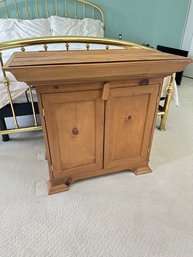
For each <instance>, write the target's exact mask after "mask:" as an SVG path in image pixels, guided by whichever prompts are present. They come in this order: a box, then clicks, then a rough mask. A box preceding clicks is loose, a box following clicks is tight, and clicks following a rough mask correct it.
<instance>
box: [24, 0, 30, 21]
mask: <svg viewBox="0 0 193 257" xmlns="http://www.w3.org/2000/svg"><path fill="white" fill-rule="evenodd" d="M25 7H26V16H27V17H28V18H31V15H30V12H29V8H28V0H25Z"/></svg>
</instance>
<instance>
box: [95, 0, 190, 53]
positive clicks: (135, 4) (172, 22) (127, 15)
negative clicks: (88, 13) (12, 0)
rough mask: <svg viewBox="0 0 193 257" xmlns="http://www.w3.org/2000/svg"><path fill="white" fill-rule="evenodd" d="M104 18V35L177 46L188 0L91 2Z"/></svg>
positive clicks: (152, 43) (111, 0)
mask: <svg viewBox="0 0 193 257" xmlns="http://www.w3.org/2000/svg"><path fill="white" fill-rule="evenodd" d="M93 2H94V3H96V4H98V5H100V6H101V7H102V8H103V10H104V13H105V17H106V31H105V36H106V37H110V38H117V37H118V34H119V33H121V34H122V35H123V39H124V40H130V41H134V42H137V43H140V44H141V43H150V45H152V46H156V45H157V44H162V45H167V46H171V47H177V48H178V47H180V43H181V37H182V34H183V28H184V23H185V19H186V14H187V11H188V3H189V0H145V1H144V0H119V1H117V0H110V1H104V0H93Z"/></svg>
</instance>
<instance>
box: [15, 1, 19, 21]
mask: <svg viewBox="0 0 193 257" xmlns="http://www.w3.org/2000/svg"><path fill="white" fill-rule="evenodd" d="M14 3H15V10H16V15H17V18H18V19H19V18H20V16H19V9H18V5H17V0H14Z"/></svg>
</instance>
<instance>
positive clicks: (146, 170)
mask: <svg viewBox="0 0 193 257" xmlns="http://www.w3.org/2000/svg"><path fill="white" fill-rule="evenodd" d="M133 172H134V173H135V175H141V174H145V173H150V172H152V169H151V168H150V167H149V166H146V167H141V168H137V169H135V170H133Z"/></svg>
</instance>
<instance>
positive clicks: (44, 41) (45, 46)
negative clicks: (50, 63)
mask: <svg viewBox="0 0 193 257" xmlns="http://www.w3.org/2000/svg"><path fill="white" fill-rule="evenodd" d="M56 43H57V44H58V43H59V44H61V45H62V46H63V47H64V50H66V51H69V50H70V43H84V44H85V50H90V46H91V44H100V45H104V48H105V49H106V50H108V49H110V48H111V46H119V47H122V48H135V49H146V48H147V47H145V46H141V45H137V44H135V43H132V42H126V41H120V40H113V39H106V38H96V37H62V36H60V37H58V36H55V37H53V36H52V37H39V38H31V39H22V40H15V41H8V42H3V43H0V62H1V66H2V67H3V58H2V56H3V55H2V52H3V51H4V50H8V49H14V48H20V49H21V51H26V49H25V47H28V46H33V45H41V46H42V50H43V51H49V45H50V44H56ZM3 76H4V84H5V87H6V89H7V93H8V96H9V104H10V107H11V112H12V116H13V121H14V124H15V128H12V129H6V130H0V135H6V134H11V133H19V132H27V131H34V130H41V129H42V127H41V126H40V125H38V122H37V117H36V113H35V107H34V101H33V95H32V91H31V90H32V86H31V85H29V86H28V90H29V96H30V103H31V108H32V114H33V119H34V126H32V127H20V126H19V124H18V119H17V116H16V113H15V109H14V104H13V99H12V94H11V90H10V86H9V85H10V82H9V79H8V78H7V75H6V72H5V71H3Z"/></svg>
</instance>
